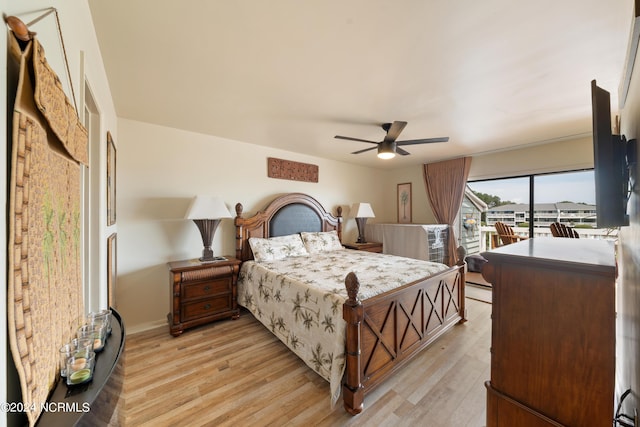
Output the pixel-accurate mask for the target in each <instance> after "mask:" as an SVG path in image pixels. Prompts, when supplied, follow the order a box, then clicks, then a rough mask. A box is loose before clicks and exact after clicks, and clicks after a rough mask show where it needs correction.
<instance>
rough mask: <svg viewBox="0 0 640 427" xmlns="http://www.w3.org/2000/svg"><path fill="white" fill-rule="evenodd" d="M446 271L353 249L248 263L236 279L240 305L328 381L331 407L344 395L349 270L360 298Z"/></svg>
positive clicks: (441, 265) (443, 268) (415, 262)
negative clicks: (343, 314) (346, 283)
mask: <svg viewBox="0 0 640 427" xmlns="http://www.w3.org/2000/svg"><path fill="white" fill-rule="evenodd" d="M446 269H447V266H446V265H444V264H439V263H433V262H429V261H421V260H416V259H410V258H402V257H397V256H393V255H383V254H377V253H371V252H364V251H355V250H338V251H333V252H323V253H319V254H313V255H310V256H298V257H290V258H286V259H283V260H277V261H268V262H260V263H258V262H255V261H248V262H245V263H243V264H242V268H241V270H240V275H239V278H238V303H239V304H240V305H242V306H243V307H246V308H247V309H248V310H249V311H251V312H252V313H253V315H254V316H255V317H256V318H257V319H258V320H259V321H260V322H262V323H263V324H264V325H265V326H266V327H267V328H269V330H271V332H272V333H273V334H275V335H276V336H277V337H278V338H279V339H280V340H281V341H282V342H283V343H285V344H286V345H287V346H288V347H289V348H290V349H291V350H292V351H293V352H294V353H295V354H296V355H298V356H299V357H300V358H301V359H302V360H304V362H305V363H306V364H307V365H308V366H309V367H311V368H312V369H313V370H314V371H315V372H317V373H318V374H319V375H320V376H322V377H323V378H324V379H326V380H327V381H329V383H330V388H331V403H332V405H333V404H335V402H336V401H337V400H338V398H339V397H340V390H341V387H340V386H341V380H342V375H343V372H344V364H345V362H344V346H345V322H344V320H343V319H342V304H343V303H344V301H345V300H346V299H347V291H346V289H345V285H344V279H345V277H346V275H347V273H349V272H350V271H353V272H354V273H356V275H357V276H358V280H359V281H360V293H359V294H358V296H359V298H360V299H361V300H362V299H366V298H370V297H372V296H374V295H377V294H381V293H383V292H386V291H388V290H390V289H393V288H396V287H398V286H401V285H404V284H407V283H411V282H413V281H416V280H418V279H421V278H424V277H428V276H431V275H433V274H436V273H438V272H440V271H443V270H446Z"/></svg>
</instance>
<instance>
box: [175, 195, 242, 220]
mask: <svg viewBox="0 0 640 427" xmlns="http://www.w3.org/2000/svg"><path fill="white" fill-rule="evenodd" d="M184 217H185V219H220V218H231V212H229V209H227V206H226V205H225V204H224V202H223V201H222V199H220V198H219V197H214V196H196V197H194V198H193V200H191V204H189V208H188V209H187V213H186V214H185V216H184Z"/></svg>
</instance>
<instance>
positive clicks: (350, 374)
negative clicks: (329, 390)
mask: <svg viewBox="0 0 640 427" xmlns="http://www.w3.org/2000/svg"><path fill="white" fill-rule="evenodd" d="M345 286H346V288H347V295H348V296H349V298H348V299H347V300H346V301H345V303H344V305H343V306H342V317H343V319H344V321H345V322H346V323H347V328H346V341H347V342H346V349H345V353H346V354H345V356H346V357H345V363H346V365H347V366H346V368H345V379H344V384H343V385H342V397H343V400H344V408H345V409H346V410H347V412H349V413H350V414H352V415H356V414H359V413H360V412H362V408H363V402H364V387H363V386H362V380H361V377H360V372H361V370H360V363H361V362H360V324H361V323H362V321H363V319H364V310H363V308H362V303H361V302H360V300H359V299H358V290H359V289H360V282H358V278H357V277H356V275H355V273H353V272H350V273H349V274H347V277H346V278H345Z"/></svg>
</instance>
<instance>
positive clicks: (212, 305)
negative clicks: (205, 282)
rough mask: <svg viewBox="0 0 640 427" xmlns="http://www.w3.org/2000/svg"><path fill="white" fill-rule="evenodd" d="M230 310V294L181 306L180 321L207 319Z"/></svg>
mask: <svg viewBox="0 0 640 427" xmlns="http://www.w3.org/2000/svg"><path fill="white" fill-rule="evenodd" d="M229 309H231V293H229V294H226V295H219V296H217V297H213V298H207V299H203V300H200V301H194V302H190V303H185V304H183V305H182V321H183V322H188V321H189V320H193V319H198V318H200V317H207V316H211V315H213V314H216V313H219V312H223V311H228V310H229Z"/></svg>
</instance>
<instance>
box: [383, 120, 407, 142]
mask: <svg viewBox="0 0 640 427" xmlns="http://www.w3.org/2000/svg"><path fill="white" fill-rule="evenodd" d="M406 125H407V122H399V121H397V120H396V121H395V122H393V123H391V127H389V130H388V131H387V135H386V136H385V137H384V140H385V141H391V142H393V141H395V140H396V139H398V137H399V136H400V132H402V129H404V127H405V126H406Z"/></svg>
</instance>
